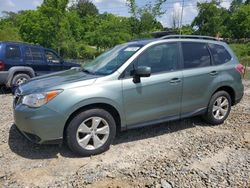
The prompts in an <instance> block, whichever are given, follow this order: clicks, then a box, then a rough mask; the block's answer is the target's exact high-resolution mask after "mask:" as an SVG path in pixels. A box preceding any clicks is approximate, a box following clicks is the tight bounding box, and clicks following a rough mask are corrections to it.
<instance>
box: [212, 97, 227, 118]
mask: <svg viewBox="0 0 250 188" xmlns="http://www.w3.org/2000/svg"><path fill="white" fill-rule="evenodd" d="M228 110H229V101H228V99H227V98H226V97H224V96H221V97H218V98H217V99H216V100H215V102H214V105H213V116H214V118H215V119H217V120H221V119H223V118H224V117H225V116H226V115H227V113H228Z"/></svg>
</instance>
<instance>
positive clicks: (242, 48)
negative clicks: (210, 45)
mask: <svg viewBox="0 0 250 188" xmlns="http://www.w3.org/2000/svg"><path fill="white" fill-rule="evenodd" d="M230 47H231V48H232V50H233V51H234V53H235V54H236V56H237V57H238V58H239V61H240V63H241V64H243V65H247V66H250V43H246V44H238V43H235V44H230Z"/></svg>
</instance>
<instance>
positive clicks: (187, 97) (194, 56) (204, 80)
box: [181, 42, 219, 117]
mask: <svg viewBox="0 0 250 188" xmlns="http://www.w3.org/2000/svg"><path fill="white" fill-rule="evenodd" d="M181 44H182V45H181V46H182V54H183V55H182V57H183V61H182V62H183V94H182V108H181V112H182V117H184V116H190V115H194V114H195V113H199V112H200V111H203V110H205V109H206V107H207V105H208V102H209V100H210V97H211V91H213V87H214V82H216V80H217V79H218V74H219V71H218V70H217V69H216V67H213V66H212V58H211V55H210V51H209V49H208V45H207V43H202V42H182V43H181Z"/></svg>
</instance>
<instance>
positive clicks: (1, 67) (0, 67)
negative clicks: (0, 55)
mask: <svg viewBox="0 0 250 188" xmlns="http://www.w3.org/2000/svg"><path fill="white" fill-rule="evenodd" d="M4 67H5V65H4V62H3V61H1V60H0V71H3V70H4Z"/></svg>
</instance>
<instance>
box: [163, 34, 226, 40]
mask: <svg viewBox="0 0 250 188" xmlns="http://www.w3.org/2000/svg"><path fill="white" fill-rule="evenodd" d="M176 38H179V39H206V40H216V41H222V40H223V39H222V38H215V37H209V36H201V35H166V36H163V37H161V38H160V39H176Z"/></svg>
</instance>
